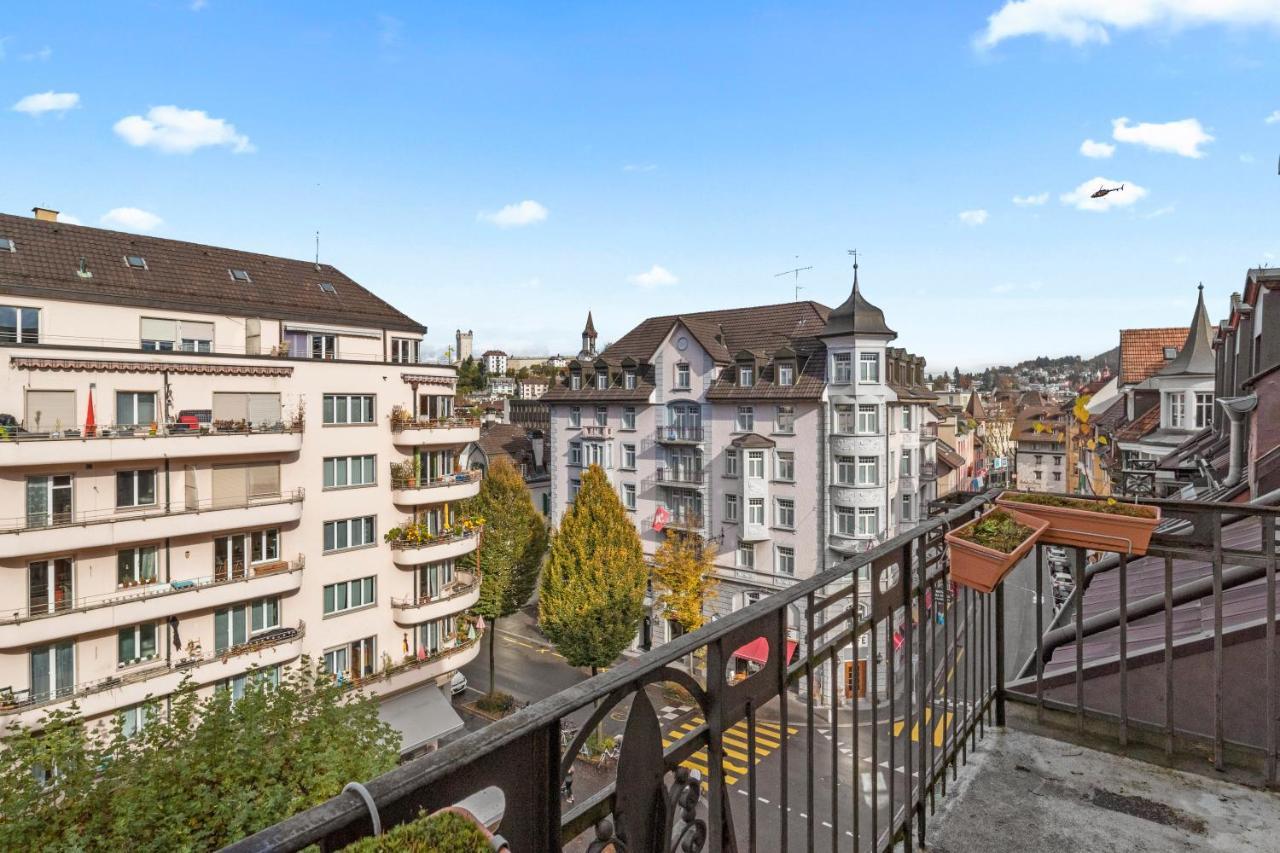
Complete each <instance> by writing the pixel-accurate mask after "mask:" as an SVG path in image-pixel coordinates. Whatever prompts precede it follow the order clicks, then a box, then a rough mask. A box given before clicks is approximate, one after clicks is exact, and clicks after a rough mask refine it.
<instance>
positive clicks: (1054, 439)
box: [1013, 391, 1070, 494]
mask: <svg viewBox="0 0 1280 853" xmlns="http://www.w3.org/2000/svg"><path fill="white" fill-rule="evenodd" d="M1069 408H1070V407H1069V405H1068V406H1067V407H1065V408H1064V406H1062V405H1060V404H1058V403H1051V402H1048V401H1046V400H1045V399H1044V398H1043V397H1042V396H1041V395H1040V393H1039V392H1036V391H1029V392H1027V393H1025V394H1023V396H1022V401H1021V405H1019V407H1018V409H1017V415H1016V419H1015V420H1014V425H1013V440H1014V441H1015V442H1016V443H1017V448H1018V451H1017V459H1016V461H1015V463H1014V475H1015V478H1016V479H1015V487H1016V488H1018V489H1021V490H1023V491H1030V492H1050V493H1053V494H1065V493H1066V492H1067V491H1069V489H1068V485H1069V483H1070V480H1069V478H1068V477H1067V432H1066V431H1067V425H1068V423H1067V417H1068V415H1067V413H1068V411H1069Z"/></svg>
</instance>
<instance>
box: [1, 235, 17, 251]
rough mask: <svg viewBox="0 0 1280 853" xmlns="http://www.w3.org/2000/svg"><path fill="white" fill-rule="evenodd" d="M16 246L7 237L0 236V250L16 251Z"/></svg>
mask: <svg viewBox="0 0 1280 853" xmlns="http://www.w3.org/2000/svg"><path fill="white" fill-rule="evenodd" d="M16 251H18V246H17V244H16V243H14V242H13V240H11V239H10V238H8V237H0V252H16Z"/></svg>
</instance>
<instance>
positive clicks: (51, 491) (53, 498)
mask: <svg viewBox="0 0 1280 853" xmlns="http://www.w3.org/2000/svg"><path fill="white" fill-rule="evenodd" d="M69 521H71V475H70V474H42V475H39V476H35V477H28V478H27V527H48V526H49V525H50V524H66V523H67V522H69Z"/></svg>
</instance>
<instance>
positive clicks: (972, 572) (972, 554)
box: [946, 507, 1049, 592]
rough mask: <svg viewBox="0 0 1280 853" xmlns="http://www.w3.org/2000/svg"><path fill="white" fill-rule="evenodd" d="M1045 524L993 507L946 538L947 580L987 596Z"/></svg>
mask: <svg viewBox="0 0 1280 853" xmlns="http://www.w3.org/2000/svg"><path fill="white" fill-rule="evenodd" d="M1048 527H1049V522H1047V521H1043V520H1041V519H1038V518H1033V517H1031V516H1029V515H1025V514H1023V513H1020V512H1018V511H1017V510H1012V509H1006V508H1002V507H996V508H995V509H990V510H987V511H986V512H984V513H983V514H982V515H981V516H979V517H978V518H976V519H974V520H973V521H971V522H969V523H968V524H966V525H964V526H963V527H961V528H958V529H956V530H953V531H951V532H949V533H948V534H947V535H946V540H947V545H949V546H950V551H951V563H950V569H951V580H952V581H953V582H955V583H958V584H962V585H964V586H967V587H969V588H970V589H976V590H977V591H978V592H991V591H992V590H994V589H995V588H996V587H997V586H999V585H1000V581H1002V580H1004V576H1005V575H1007V574H1009V572H1010V571H1011V570H1012V569H1013V567H1014V566H1016V565H1017V564H1018V561H1019V560H1021V559H1022V558H1023V557H1025V556H1026V555H1027V552H1028V551H1030V550H1031V546H1033V545H1035V544H1036V541H1037V540H1038V539H1039V538H1040V536H1041V535H1043V533H1044V531H1045V530H1046V529H1047V528H1048Z"/></svg>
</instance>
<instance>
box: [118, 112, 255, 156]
mask: <svg viewBox="0 0 1280 853" xmlns="http://www.w3.org/2000/svg"><path fill="white" fill-rule="evenodd" d="M115 131H116V135H117V136H119V137H120V138H121V139H123V140H124V141H125V142H127V143H129V144H130V145H133V146H135V147H138V148H156V149H159V150H160V151H163V152H164V153H166V154H190V153H191V152H192V151H195V150H196V149H198V148H205V147H209V146H223V147H226V148H230V149H231V150H232V151H234V152H235V153H237V154H248V153H251V152H253V150H254V147H253V143H251V142H250V141H249V137H247V136H245V135H244V134H242V133H237V132H236V128H235V125H233V124H231V123H230V122H228V121H227V120H226V119H221V118H210V117H209V114H208V113H206V112H205V111H204V110H184V109H181V108H179V107H175V106H164V107H152V108H151V109H150V110H148V111H147V115H146V117H145V118H144V117H142V116H125V117H124V118H122V119H120V120H119V121H118V122H116V124H115Z"/></svg>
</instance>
